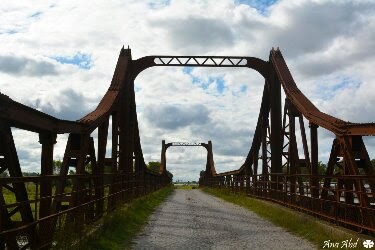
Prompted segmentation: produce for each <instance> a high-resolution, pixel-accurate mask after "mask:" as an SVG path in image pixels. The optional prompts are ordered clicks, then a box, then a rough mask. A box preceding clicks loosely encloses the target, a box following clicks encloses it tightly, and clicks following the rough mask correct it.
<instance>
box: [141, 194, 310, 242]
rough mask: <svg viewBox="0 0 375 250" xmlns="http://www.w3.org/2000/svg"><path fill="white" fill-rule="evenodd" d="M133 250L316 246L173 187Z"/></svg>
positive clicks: (233, 207)
mask: <svg viewBox="0 0 375 250" xmlns="http://www.w3.org/2000/svg"><path fill="white" fill-rule="evenodd" d="M134 248H135V249H315V248H316V247H314V246H313V245H312V244H311V243H309V242H308V241H306V240H304V239H300V238H298V237H297V236H295V235H292V234H290V233H288V232H286V231H285V230H284V229H282V228H280V227H277V226H275V225H273V224H272V223H270V222H268V221H265V220H264V219H262V218H260V217H259V216H258V215H256V214H254V213H253V212H251V211H248V210H246V209H244V208H241V207H239V206H236V205H233V204H231V203H228V202H225V201H222V200H220V199H218V198H216V197H213V196H211V195H209V194H206V193H204V192H202V191H201V190H196V189H193V190H178V189H177V190H176V191H175V192H174V193H173V194H172V195H171V196H170V197H169V198H168V199H167V201H166V202H165V203H163V204H162V205H161V207H159V209H158V210H157V211H156V212H155V213H154V214H153V215H152V216H151V219H150V221H149V224H148V225H147V226H146V227H145V229H144V230H143V232H142V233H141V234H140V235H139V236H138V237H137V238H136V239H135V246H134Z"/></svg>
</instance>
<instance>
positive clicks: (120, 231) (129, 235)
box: [76, 186, 173, 249]
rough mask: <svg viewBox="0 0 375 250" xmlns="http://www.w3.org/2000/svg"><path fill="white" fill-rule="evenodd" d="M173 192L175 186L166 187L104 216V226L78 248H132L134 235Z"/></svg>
mask: <svg viewBox="0 0 375 250" xmlns="http://www.w3.org/2000/svg"><path fill="white" fill-rule="evenodd" d="M172 192H173V186H169V187H165V188H162V189H160V190H158V191H156V192H153V193H151V194H148V195H146V196H143V197H140V198H137V199H135V200H134V201H132V202H130V203H129V204H127V205H124V206H122V207H121V208H119V209H117V210H116V211H114V212H112V213H111V214H109V215H108V216H106V217H105V218H103V221H102V226H101V227H100V228H99V229H98V230H96V231H95V232H94V233H92V234H91V235H90V236H89V237H87V239H85V240H83V241H82V242H80V244H79V246H77V247H76V248H77V249H78V248H79V249H130V247H131V242H132V239H133V238H134V236H135V235H136V234H137V233H138V232H140V230H141V229H142V227H143V225H144V224H145V223H146V222H147V220H148V218H149V216H150V215H151V213H152V212H153V211H154V210H155V209H156V207H158V206H159V205H160V203H162V202H163V201H164V200H165V199H166V198H167V197H168V196H169V195H170V194H171V193H172Z"/></svg>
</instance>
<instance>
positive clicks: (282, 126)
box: [0, 48, 375, 248]
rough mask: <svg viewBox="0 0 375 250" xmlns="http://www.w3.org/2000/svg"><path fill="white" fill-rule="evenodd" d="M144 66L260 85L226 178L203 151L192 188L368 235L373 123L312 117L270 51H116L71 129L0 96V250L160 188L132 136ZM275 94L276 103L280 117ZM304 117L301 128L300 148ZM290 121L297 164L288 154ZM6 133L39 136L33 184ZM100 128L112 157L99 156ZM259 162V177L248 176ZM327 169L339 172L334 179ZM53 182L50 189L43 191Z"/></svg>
mask: <svg viewBox="0 0 375 250" xmlns="http://www.w3.org/2000/svg"><path fill="white" fill-rule="evenodd" d="M153 66H193V67H246V68H251V69H254V70H256V71H258V72H259V73H260V74H261V75H262V76H263V77H264V78H265V84H264V90H263V97H262V101H261V105H260V110H259V116H258V121H257V125H256V129H255V133H254V137H253V141H252V144H251V147H250V150H249V153H248V155H247V157H246V160H245V162H244V164H243V165H242V166H240V167H239V168H238V169H237V170H235V171H230V172H225V173H216V171H215V167H214V162H213V156H212V150H208V153H209V152H211V154H208V160H207V163H208V164H207V165H206V171H205V174H204V175H203V176H201V178H200V180H199V182H200V185H206V186H223V187H229V188H232V189H234V190H237V191H239V190H242V191H245V192H246V193H247V194H248V195H252V196H256V197H259V198H264V199H268V200H273V201H275V202H278V203H281V204H285V205H288V206H290V207H294V208H297V209H299V210H302V211H305V212H307V213H310V214H314V215H316V216H319V217H321V218H326V219H328V220H333V221H336V222H337V223H340V224H342V225H346V226H348V227H351V228H355V229H360V230H368V231H370V232H375V219H374V218H375V216H374V215H375V206H374V204H373V200H374V197H375V170H374V167H373V166H372V164H371V161H370V157H369V154H368V152H367V149H366V146H365V144H364V142H363V136H374V135H375V123H351V122H346V121H343V120H341V119H338V118H335V117H333V116H331V115H328V114H325V113H323V112H321V111H320V110H319V109H318V108H317V107H315V106H314V104H313V103H312V102H311V101H310V100H309V99H308V98H307V97H306V96H305V95H304V94H303V93H302V92H301V91H300V90H299V89H298V87H297V85H296V83H295V82H294V79H293V77H292V74H291V73H290V71H289V69H288V66H287V64H286V62H285V60H284V58H283V56H282V54H281V52H280V50H278V49H277V50H274V49H272V50H271V51H270V54H269V60H268V61H267V62H266V61H263V60H261V59H258V58H253V57H228V56H148V57H143V58H140V59H138V60H132V56H131V51H130V49H124V48H122V49H121V51H120V55H119V58H118V61H117V64H116V68H115V72H114V74H113V78H112V81H111V84H110V86H109V88H108V90H107V92H106V93H105V95H104V97H103V98H102V100H101V101H100V103H99V104H98V106H97V108H96V109H95V110H94V111H93V112H91V113H89V114H87V115H86V116H84V117H82V118H81V119H79V120H78V121H64V120H60V119H58V118H55V117H52V116H49V115H47V114H44V113H42V112H40V111H38V110H35V109H33V108H30V107H27V106H25V105H23V104H21V103H18V102H15V101H13V100H12V99H10V98H9V97H7V96H5V95H2V94H1V95H0V173H2V172H4V171H5V170H8V171H9V173H10V178H0V185H1V188H5V189H7V190H8V191H10V192H13V193H14V195H15V197H16V203H14V204H6V201H5V199H4V195H3V194H2V193H1V194H0V213H1V218H0V248H4V246H7V247H8V248H18V247H19V245H18V243H17V239H16V237H18V236H23V237H25V238H26V241H27V245H26V246H23V247H24V248H25V247H30V248H40V247H46V246H47V247H48V246H51V243H52V242H51V240H52V239H53V236H54V235H53V234H54V233H55V231H56V225H57V218H59V216H61V215H69V218H70V219H71V220H72V221H73V222H74V223H76V225H78V226H83V225H84V224H85V223H90V222H91V221H92V220H95V219H98V218H100V217H101V216H103V209H104V208H105V207H106V208H107V209H109V210H108V211H111V209H113V208H114V207H115V205H116V204H118V203H119V202H121V201H127V199H130V198H129V197H133V196H137V195H140V194H144V193H147V192H150V191H152V190H155V189H157V188H160V187H162V186H164V185H167V184H168V183H170V181H171V180H170V178H168V176H166V175H165V171H160V173H155V172H152V171H150V170H148V169H147V167H146V164H145V162H144V158H143V152H142V147H141V142H140V137H139V128H138V118H137V113H136V104H135V91H134V80H135V78H136V77H137V75H138V74H139V73H140V72H142V71H143V70H145V69H147V68H149V67H153ZM282 89H283V90H284V92H285V95H286V101H285V105H284V112H282V102H281V91H282ZM110 118H112V127H109V119H110ZM304 118H305V119H306V120H307V121H308V122H309V127H310V135H311V136H310V145H308V142H307V139H306V132H305V127H304V122H303V119H304ZM296 119H298V121H299V124H300V132H301V137H302V146H303V151H304V152H303V155H304V158H300V154H298V147H297V140H296ZM297 123H298V122H297ZM12 127H17V128H20V129H24V130H29V131H32V132H35V133H38V134H39V142H40V143H41V144H42V152H41V176H40V177H23V176H22V171H21V166H20V162H19V159H18V155H17V150H16V146H15V144H14V140H13V135H12V131H11V128H12ZM318 127H323V128H325V129H327V130H329V131H331V132H333V133H334V134H335V136H336V138H335V139H334V140H333V142H332V150H331V153H330V157H329V161H328V164H327V169H326V170H325V171H326V172H325V173H324V175H319V174H318ZM95 129H98V144H97V145H95V144H94V140H93V138H92V136H91V133H92V132H93V131H94V130H95ZM109 129H111V130H112V152H111V157H110V158H106V147H107V140H108V134H109V133H108V130H109ZM63 133H68V134H69V138H68V142H67V144H66V149H65V154H64V158H63V163H62V166H61V171H60V174H59V175H58V176H56V175H53V149H54V144H55V143H56V135H57V134H63ZM211 145H212V144H211ZM95 146H96V147H95ZM309 146H310V147H309ZM95 148H97V152H98V153H97V155H96V152H95ZM162 157H163V156H162ZM260 157H261V160H262V166H261V168H262V174H258V160H259V158H260ZM209 158H210V159H209ZM283 158H285V159H286V165H285V164H283ZM162 161H163V159H162ZM87 164H91V166H92V172H91V173H89V172H87V171H86V170H85V166H86V165H87ZM105 166H110V180H109V184H108V185H109V191H108V194H109V195H108V197H107V198H106V199H107V200H106V201H107V202H108V203H107V206H104V199H105V196H104V176H105V174H104V167H105ZM164 166H165V165H164ZM69 167H74V168H75V169H76V173H77V174H76V175H75V176H72V177H70V176H68V175H67V173H68V169H69ZM336 168H339V169H340V171H339V172H338V173H335V169H336ZM301 169H307V171H308V174H301ZM69 178H70V180H72V181H73V184H72V192H71V193H69V194H66V193H65V192H64V188H65V187H66V180H67V179H69ZM334 181H335V183H333V182H334ZM28 182H34V183H37V184H38V185H39V187H40V195H39V198H37V199H36V200H35V201H32V200H30V199H29V197H28V194H27V190H26V188H25V184H26V183H28ZM53 182H55V183H56V189H53V188H52V183H53ZM332 183H333V184H334V187H332ZM86 187H89V190H87V188H86ZM342 200H344V202H343V201H342ZM32 202H35V204H36V203H38V202H39V205H40V208H39V210H38V214H37V213H36V212H35V215H33V213H32V210H31V205H32ZM66 208H68V209H66ZM16 213H19V214H20V218H21V220H20V221H18V220H15V219H14V218H12V216H13V215H14V214H16Z"/></svg>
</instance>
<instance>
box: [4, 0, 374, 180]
mask: <svg viewBox="0 0 375 250" xmlns="http://www.w3.org/2000/svg"><path fill="white" fill-rule="evenodd" d="M251 2H253V3H252V6H257V5H256V1H251ZM258 8H265V7H264V6H260V7H259V6H258ZM0 14H1V16H2V18H1V20H0V38H1V41H2V43H1V44H0V48H1V50H0V91H1V92H3V93H5V94H7V95H9V96H10V97H11V98H13V99H15V100H17V101H20V102H22V103H25V104H28V105H31V106H34V107H37V108H38V109H41V110H43V111H46V112H48V113H50V114H54V115H56V116H58V117H59V118H69V119H78V118H79V117H80V116H81V115H83V114H84V113H86V112H88V111H89V110H92V109H94V108H95V106H96V104H97V103H98V101H99V100H100V98H101V97H102V96H103V94H104V93H105V91H106V89H107V88H108V85H109V83H110V81H111V77H112V74H113V71H114V67H115V64H116V61H117V57H118V53H119V50H120V48H121V46H122V45H123V44H124V45H125V46H127V45H130V47H131V49H132V54H133V58H134V59H136V58H139V57H142V56H147V55H152V54H167V55H168V54H170V55H206V54H211V55H237V56H238V55H239V56H256V57H260V58H262V59H264V60H267V59H268V55H269V50H270V49H271V47H272V46H275V47H276V46H280V49H281V50H282V52H283V54H284V57H285V59H286V61H287V63H288V65H289V68H290V70H291V72H292V74H293V76H294V77H295V80H296V82H297V85H298V86H299V87H300V89H301V90H302V91H303V92H304V94H306V95H307V96H308V97H309V98H310V99H311V100H312V101H313V102H314V103H315V104H316V105H317V106H318V107H319V108H320V109H322V111H324V112H327V113H330V114H332V115H336V116H338V117H339V118H342V119H344V120H354V121H356V122H367V121H374V120H375V116H374V113H373V107H374V106H375V97H374V95H373V94H372V93H374V91H375V87H374V86H375V85H374V84H373V79H375V72H374V70H373V69H372V65H374V63H375V53H373V51H371V49H372V48H374V46H375V44H374V41H375V29H374V27H375V18H374V17H375V3H374V2H373V1H354V0H353V1H349V0H346V1H328V0H327V1H323V0H319V1H318V0H311V1H308V0H280V1H278V2H276V3H275V4H273V5H271V6H270V7H269V8H268V11H265V12H264V11H263V10H256V9H254V8H253V7H251V6H249V5H245V4H238V1H234V0H222V1H207V0H206V1H205V0H194V1H184V0H178V1H174V0H171V1H158V2H153V1H133V0H129V1H121V0H117V1H102V0H95V1H87V2H77V1H73V0H70V1H53V0H50V1H35V3H33V5H32V6H31V5H30V4H29V2H28V1H21V0H20V1H10V0H8V1H2V3H1V4H0ZM77 54H81V55H90V58H91V61H92V67H91V68H89V69H81V68H79V67H76V66H74V65H67V64H64V65H63V64H60V63H59V62H58V61H55V60H53V59H51V58H56V57H66V58H72V57H74V56H75V55H77ZM196 79H198V80H199V81H201V82H204V83H207V84H208V86H207V88H203V87H202V86H200V85H199V84H195V83H194V81H195V80H196ZM213 79H214V80H213ZM218 80H220V81H223V83H224V85H225V88H223V91H222V92H218V91H217V83H218ZM263 84H264V80H263V79H262V78H261V77H260V75H259V74H258V73H256V72H254V71H251V70H247V69H207V68H204V69H203V68H194V69H193V70H192V72H191V73H189V74H187V73H186V72H185V73H184V72H183V69H182V68H168V67H165V68H162V67H160V68H152V69H148V70H146V71H144V72H142V73H141V74H140V75H139V77H138V78H137V79H136V86H137V93H136V101H137V111H138V119H139V126H140V132H141V140H142V147H143V150H144V154H145V158H146V161H151V160H158V159H159V158H160V147H161V140H162V139H165V140H167V141H180V140H184V141H201V142H206V141H208V140H212V142H213V147H214V158H215V163H216V164H217V169H218V171H227V170H231V169H236V168H238V167H239V166H240V165H241V164H242V162H243V160H244V158H245V156H246V153H247V151H248V150H249V148H250V145H251V140H252V134H253V131H254V128H255V125H256V120H257V117H258V112H259V106H260V100H261V95H262V89H263ZM244 86H246V87H244ZM241 90H242V91H241ZM323 92H324V93H323ZM348 103H350V105H348ZM150 107H152V108H150ZM166 107H168V108H167V109H166ZM166 110H169V111H170V110H172V111H170V112H171V113H173V114H175V115H176V116H178V114H179V115H181V119H182V118H184V119H185V120H183V119H182V120H181V119H180V123H178V122H176V123H174V122H173V119H171V115H170V114H168V115H165V111H166ZM359 110H360V112H359ZM163 112H164V113H163ZM176 112H177V113H176ZM168 117H169V118H168ZM187 117H189V120H186V119H187ZM163 118H168V119H167V120H165V119H164V120H163ZM153 121H155V123H153ZM181 122H182V123H183V126H182V125H181V124H182V123H181ZM158 125H159V126H158ZM166 125H167V128H168V129H166ZM17 133H18V132H17ZM319 135H320V137H321V141H320V145H319V150H320V155H321V160H323V161H327V156H328V153H329V150H330V147H331V143H332V137H330V136H328V135H327V133H326V132H324V131H323V130H320V131H319ZM20 137H22V136H20ZM60 137H61V138H64V139H59V140H58V143H57V145H56V153H55V155H56V157H60V159H61V157H62V154H63V150H64V147H65V145H64V143H65V141H66V136H65V137H64V136H60ZM60 137H59V138H60ZM28 138H29V139H28ZM28 140H29V142H28ZM64 140H65V141H64ZM366 140H367V141H369V143H368V144H369V152H370V154H371V152H372V153H374V148H375V143H374V142H373V140H371V139H366ZM31 141H33V142H34V141H35V138H32V136H30V137H29V136H26V137H25V138H23V139H22V142H21V141H20V142H19V144H20V145H25V146H24V147H22V150H24V149H25V148H26V149H27V152H26V151H22V153H21V154H20V155H21V158H22V163H23V164H22V165H23V166H25V168H27V169H28V170H29V169H30V168H32V167H29V166H33V167H35V169H38V168H37V166H38V163H37V162H38V161H34V160H35V159H36V158H35V157H34V156H36V155H37V153H36V152H37V151H35V150H34V149H33V147H32V146H29V145H31V144H32V143H31ZM30 143H31V144H30ZM327 152H328V153H327ZM205 154H206V152H205V151H204V149H199V150H197V151H195V150H193V149H186V150H180V151H179V150H170V151H168V155H167V157H168V164H169V166H170V167H171V170H172V172H174V171H175V173H174V174H175V177H176V178H177V179H189V178H190V179H191V178H197V177H198V175H199V170H200V169H204V167H205ZM372 157H374V155H372ZM32 162H34V163H32ZM35 162H36V163H35Z"/></svg>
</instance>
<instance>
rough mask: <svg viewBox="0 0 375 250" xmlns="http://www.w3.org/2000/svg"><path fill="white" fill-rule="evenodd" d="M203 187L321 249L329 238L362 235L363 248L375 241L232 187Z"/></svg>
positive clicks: (344, 238) (360, 242) (360, 238)
mask: <svg viewBox="0 0 375 250" xmlns="http://www.w3.org/2000/svg"><path fill="white" fill-rule="evenodd" d="M202 190H203V191H205V192H207V193H209V194H212V195H214V196H216V197H218V198H221V199H223V200H226V201H228V202H231V203H234V204H237V205H240V206H242V207H245V208H247V209H249V210H251V211H253V212H255V213H256V214H258V215H259V216H260V217H263V218H265V219H267V220H269V221H271V222H272V223H274V224H275V225H278V226H280V227H283V228H285V229H287V231H289V232H291V233H293V234H295V235H298V236H301V237H303V238H305V239H307V240H308V241H310V242H311V243H313V244H314V245H315V246H317V247H318V248H323V246H324V241H327V240H330V241H331V242H340V247H341V242H342V241H344V240H350V238H352V239H353V241H356V240H357V238H359V241H358V246H357V248H355V249H362V242H363V240H364V239H372V240H374V239H373V238H371V237H369V236H366V235H363V234H358V233H356V232H353V231H350V230H346V229H344V228H341V227H338V226H334V225H331V224H329V223H326V222H323V221H321V220H319V219H316V218H314V217H312V216H309V215H306V214H303V213H300V212H297V211H294V210H292V209H289V208H286V207H283V206H281V205H278V204H275V203H272V202H268V201H263V200H259V199H254V198H250V197H248V196H246V195H245V194H243V193H242V194H241V193H239V194H235V193H232V192H231V191H230V190H228V189H217V188H202ZM325 249H327V247H325ZM363 249H365V248H363Z"/></svg>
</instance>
